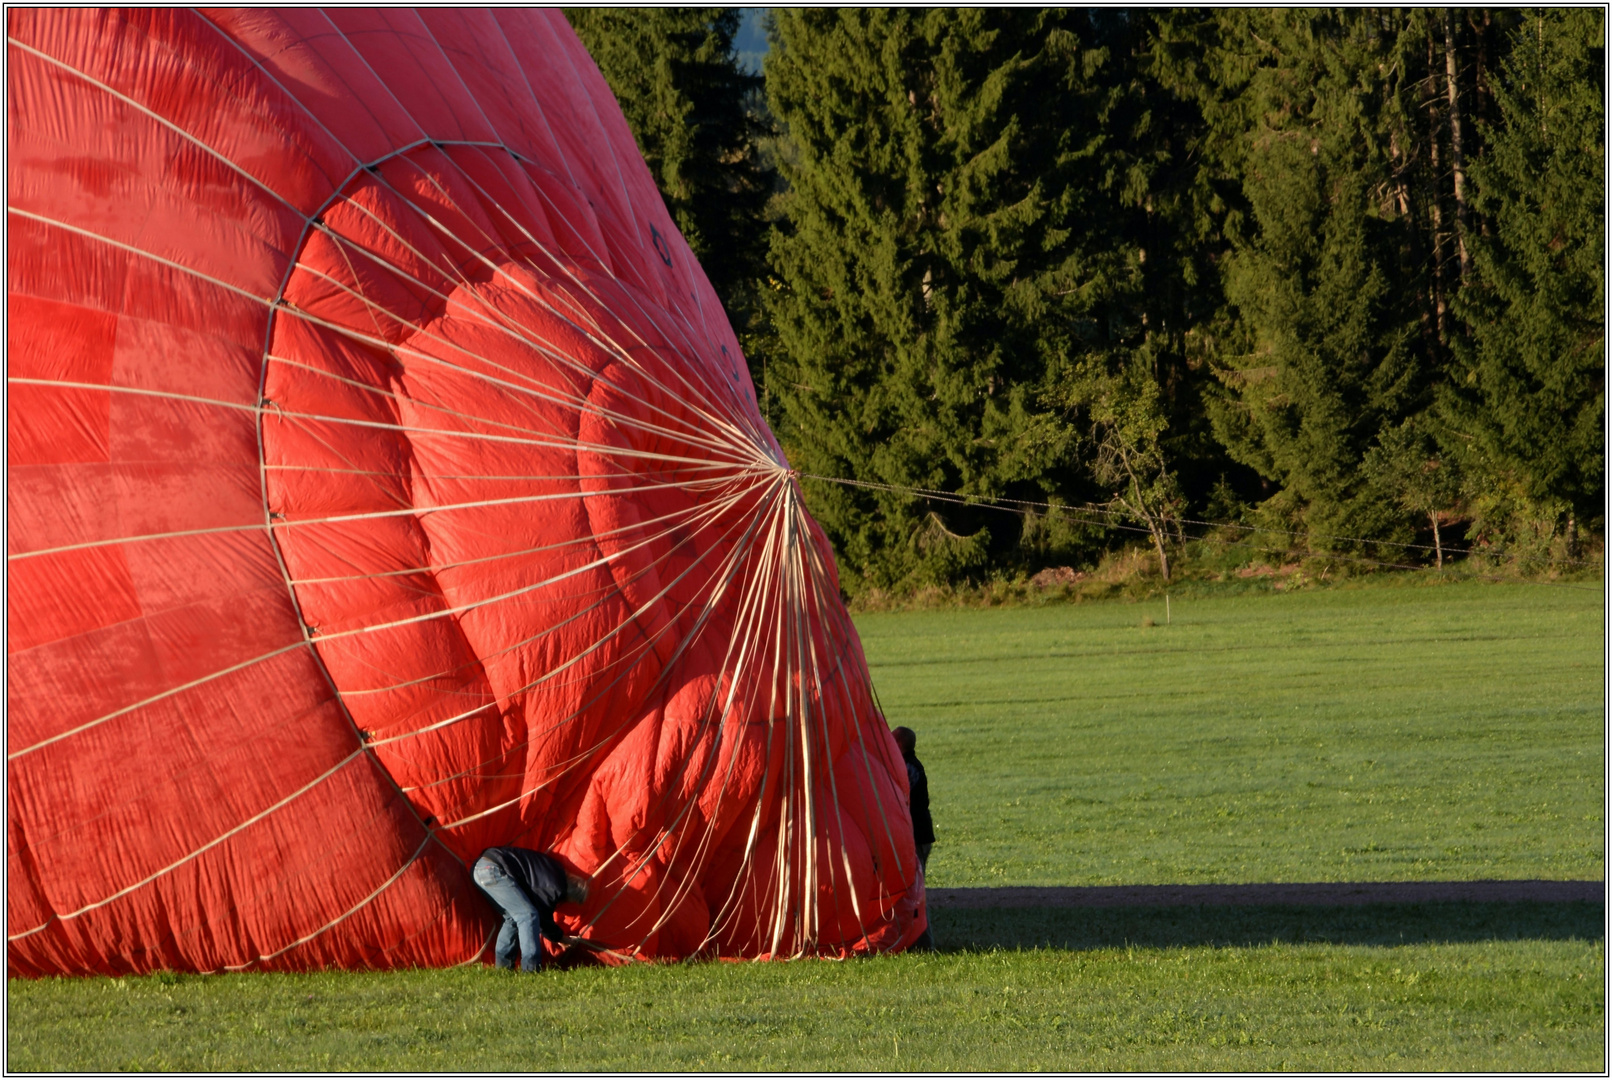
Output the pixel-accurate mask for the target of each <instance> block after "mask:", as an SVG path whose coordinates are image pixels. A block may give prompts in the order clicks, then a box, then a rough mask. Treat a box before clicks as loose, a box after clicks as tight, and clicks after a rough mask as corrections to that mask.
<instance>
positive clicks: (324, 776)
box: [6, 747, 364, 941]
mask: <svg viewBox="0 0 1612 1080" xmlns="http://www.w3.org/2000/svg"><path fill="white" fill-rule="evenodd" d="M363 756H364V750H363V748H362V747H360V748H358V749H357V750H354V751H353V752H352V753H350V754H348V755H347V756H346V757H344V758H342V759H341V760H340V761H338V762H337V763H336V764H335V765H333V766H331V767H330V768H329V769H327V770H326V771H325V772H323V773H321V774H320V775H319V776H317V777H315V778H314V779H313V780H311V781H310V782H308V783H307V784H304V785H303V786H302V787H300V788H298V789H297V790H296V791H293V792H292V793H291V794H289V795H287V796H286V797H285V798H283V799H281V800H280V801H279V802H277V803H275V804H274V805H273V806H270V807H269V808H268V809H266V810H261V811H259V812H258V813H256V814H254V815H252V816H251V817H249V818H247V819H246V820H245V821H243V822H241V823H240V824H239V825H236V826H235V827H234V828H232V829H230V830H229V831H228V832H225V833H223V834H222V835H220V836H217V837H215V838H214V839H212V840H209V841H208V842H207V843H205V844H203V845H202V846H201V847H199V848H197V849H196V850H195V851H192V852H191V853H190V854H189V855H186V856H184V857H183V858H181V859H178V860H177V861H175V862H172V863H169V864H168V865H167V866H165V867H163V868H162V869H161V870H158V871H156V872H155V873H152V874H148V875H146V876H145V877H143V878H141V879H140V880H139V881H137V882H135V883H134V884H133V885H128V886H125V887H124V888H122V889H119V890H118V891H117V892H115V893H113V894H112V895H111V896H108V897H106V898H104V899H101V900H97V901H95V902H94V903H92V904H86V905H84V906H83V907H81V908H79V909H78V910H76V911H69V912H67V913H65V914H55V915H52V916H51V917H50V918H48V919H46V920H45V921H44V922H42V923H40V924H39V925H38V926H36V927H34V928H33V929H31V930H24V931H23V932H22V933H20V934H12V935H11V936H9V937H7V938H6V940H7V941H20V940H22V939H23V938H25V937H29V936H30V935H33V934H37V933H39V932H40V931H41V930H43V929H45V928H46V927H48V926H49V925H50V924H51V923H54V922H66V921H67V920H69V919H76V918H78V917H79V916H80V915H85V914H88V913H89V912H91V911H94V910H96V909H97V908H102V907H105V906H106V905H107V904H110V903H111V902H112V901H114V900H117V899H119V898H121V897H124V896H127V895H129V894H130V893H132V892H134V891H135V890H136V889H141V888H144V887H145V886H147V885H149V884H151V883H152V882H153V881H156V880H157V879H158V878H160V877H162V876H163V875H165V874H169V873H172V872H173V871H174V870H177V869H178V868H179V867H181V866H183V865H185V864H186V863H188V862H190V861H191V860H193V859H196V858H198V857H200V856H201V855H203V854H205V853H206V852H208V851H211V850H212V849H213V848H215V847H217V846H218V845H219V844H222V843H223V842H224V841H226V840H228V839H229V838H230V837H232V836H234V835H235V834H237V833H239V832H241V831H242V830H244V829H247V828H249V827H251V826H252V825H255V824H257V823H258V822H259V821H262V820H263V819H264V818H266V817H268V816H269V815H270V814H272V813H274V812H275V811H276V810H279V809H281V808H282V807H284V806H286V805H287V804H289V803H291V802H293V801H295V800H296V799H298V798H300V797H301V796H303V795H305V794H307V793H308V792H309V791H312V790H313V789H314V788H315V787H318V786H319V785H320V784H322V783H324V782H325V781H326V780H328V779H329V778H330V777H332V776H334V775H335V774H336V773H337V772H339V771H341V770H342V769H343V768H345V767H346V766H348V765H350V764H351V763H352V762H353V761H355V760H357V759H358V758H361V757H363Z"/></svg>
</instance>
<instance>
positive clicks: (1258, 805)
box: [857, 585, 1605, 886]
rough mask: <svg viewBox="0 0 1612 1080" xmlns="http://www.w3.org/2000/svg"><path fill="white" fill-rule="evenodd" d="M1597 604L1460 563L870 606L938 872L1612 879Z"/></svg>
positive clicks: (889, 702)
mask: <svg viewBox="0 0 1612 1080" xmlns="http://www.w3.org/2000/svg"><path fill="white" fill-rule="evenodd" d="M1601 618H1602V603H1601V597H1600V594H1599V592H1597V591H1588V590H1581V589H1569V588H1561V587H1550V586H1542V585H1541V586H1493V585H1449V586H1442V587H1423V588H1416V587H1397V588H1394V587H1363V588H1348V589H1345V588H1337V589H1327V590H1319V591H1312V592H1298V593H1293V594H1280V593H1264V594H1253V595H1247V596H1235V597H1228V598H1224V599H1195V600H1177V601H1173V602H1172V603H1171V605H1170V622H1169V624H1168V625H1165V605H1164V603H1163V602H1162V601H1158V602H1148V603H1140V604H1126V603H1110V604H1089V605H1078V606H1052V607H1043V608H1032V609H1025V608H1006V609H991V610H951V611H940V612H920V613H906V614H899V615H864V616H862V617H860V618H859V619H858V620H857V624H858V629H859V630H860V631H861V634H862V640H863V644H864V647H865V648H866V650H867V654H868V661H869V664H870V666H871V667H872V670H873V678H874V684H875V685H876V686H877V688H878V690H879V694H880V696H881V698H882V699H883V703H884V706H885V711H886V713H887V714H888V716H889V719H890V722H891V723H892V724H905V725H907V726H908V727H911V728H913V729H914V730H915V731H917V732H918V737H919V742H918V756H919V757H920V758H921V759H922V760H923V762H924V764H925V767H926V769H927V771H928V773H929V787H930V794H931V800H932V806H933V809H934V817H935V829H936V832H937V834H938V837H939V839H938V841H937V844H936V847H935V854H934V856H933V859H932V861H931V863H930V875H929V876H930V882H931V884H934V885H937V886H943V885H994V884H1036V885H1063V884H1067V885H1096V884H1109V883H1128V884H1142V883H1148V884H1151V883H1166V882H1170V883H1175V882H1253V881H1404V880H1430V879H1439V880H1466V879H1475V878H1534V877H1539V878H1558V879H1573V878H1576V879H1588V878H1597V879H1598V878H1601V877H1603V876H1604V863H1603V856H1602V843H1603V839H1602V838H1603V822H1602V807H1603V805H1604V801H1605V800H1604V784H1603V779H1602V778H1603V754H1602V747H1601V733H1602V722H1601V717H1602V710H1603V704H1604V701H1603V690H1602V655H1603V645H1604V635H1603V632H1602V626H1601ZM1146 620H1152V621H1153V622H1155V623H1156V624H1157V625H1154V626H1144V625H1143V623H1144V621H1146Z"/></svg>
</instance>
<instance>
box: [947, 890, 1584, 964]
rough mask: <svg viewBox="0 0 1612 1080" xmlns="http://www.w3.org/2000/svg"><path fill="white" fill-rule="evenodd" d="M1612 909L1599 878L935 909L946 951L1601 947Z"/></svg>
mask: <svg viewBox="0 0 1612 1080" xmlns="http://www.w3.org/2000/svg"><path fill="white" fill-rule="evenodd" d="M1518 885H1532V886H1536V887H1535V888H1532V889H1529V888H1516V887H1515V886H1518ZM1496 886H1499V887H1496ZM1506 886H1513V887H1509V888H1508V887H1506ZM1327 888H1331V889H1332V890H1335V891H1334V893H1333V895H1331V896H1329V895H1327V892H1326V891H1325V890H1326V889H1327ZM1317 890H1320V891H1317ZM1418 893H1420V894H1423V895H1417V894H1418ZM965 894H966V895H965ZM1071 894H1074V895H1073V896H1072V895H1071ZM1081 894H1085V895H1081ZM993 901H994V902H993ZM1605 911H1606V908H1605V901H1604V890H1603V887H1602V883H1600V882H1533V883H1521V882H1437V883H1433V882H1427V883H1423V882H1406V883H1392V887H1388V888H1382V889H1373V888H1372V887H1370V886H1369V885H1367V886H1364V887H1362V886H1359V885H1353V886H1350V885H1339V886H1330V887H1320V886H1293V885H1253V886H1155V887H1151V888H1149V887H1129V888H1123V887H1122V888H1114V889H1026V888H1022V887H1020V888H1007V889H1000V890H996V889H967V890H963V889H952V890H931V893H930V904H929V913H930V920H931V924H932V925H933V927H934V931H935V941H936V944H937V946H938V947H939V949H940V950H941V951H942V952H969V951H988V950H992V949H1038V948H1052V949H1070V950H1083V949H1104V948H1124V947H1126V946H1139V947H1152V948H1169V947H1172V946H1192V945H1211V946H1255V945H1271V944H1277V943H1281V944H1302V943H1325V944H1336V945H1409V944H1425V943H1454V942H1479V941H1518V940H1555V941H1565V940H1579V941H1599V940H1602V939H1603V938H1604V937H1605V918H1606V915H1605Z"/></svg>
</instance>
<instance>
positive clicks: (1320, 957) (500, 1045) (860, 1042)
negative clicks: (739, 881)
mask: <svg viewBox="0 0 1612 1080" xmlns="http://www.w3.org/2000/svg"><path fill="white" fill-rule="evenodd" d="M1171 607H1172V610H1171V617H1170V624H1169V625H1168V626H1166V625H1163V623H1164V606H1163V603H1162V602H1159V603H1156V604H1155V603H1151V602H1150V603H1147V604H1123V603H1105V604H1082V605H1074V606H1048V607H1043V608H1018V609H1006V610H985V611H944V612H930V613H914V614H901V615H866V616H862V617H859V619H858V625H859V626H860V627H861V628H862V631H863V634H864V640H865V643H866V645H867V650H868V655H869V659H870V661H871V663H872V665H873V670H874V677H875V680H876V681H877V684H878V687H879V690H880V693H881V695H882V697H883V701H884V705H885V707H886V709H887V711H888V713H889V716H890V719H891V721H892V723H906V724H908V725H909V726H911V727H913V728H915V729H916V730H917V731H918V732H919V736H920V740H919V752H920V756H922V757H923V759H924V761H925V763H926V765H927V767H928V770H929V775H930V787H931V790H932V793H933V797H934V803H935V819H936V828H937V831H938V832H939V834H940V840H939V843H938V844H937V846H936V848H935V853H934V856H933V859H932V862H931V877H932V880H933V881H934V883H935V884H937V885H974V886H979V885H993V884H1040V885H1055V884H1071V885H1089V884H1103V883H1171V882H1278V881H1327V880H1337V881H1348V880H1354V881H1360V880H1426V879H1435V878H1436V879H1457V880H1461V879H1475V878H1593V879H1600V878H1602V877H1604V862H1603V858H1602V851H1601V843H1602V840H1601V838H1602V824H1601V807H1602V803H1603V785H1602V775H1603V760H1604V755H1603V750H1602V742H1601V731H1602V709H1603V697H1602V666H1601V664H1602V660H1601V657H1602V650H1603V635H1602V622H1601V618H1602V603H1601V597H1600V595H1599V594H1598V593H1597V592H1594V591H1584V590H1574V589H1564V588H1550V587H1546V586H1478V585H1460V586H1454V585H1452V586H1445V587H1438V588H1410V587H1404V588H1387V587H1375V588H1359V589H1343V588H1337V589H1328V590H1322V591H1312V592H1303V591H1301V592H1297V593H1293V594H1271V593H1266V594H1255V595H1249V596H1243V597H1225V598H1220V599H1214V598H1200V599H1193V600H1177V601H1175V602H1173V603H1172V605H1171ZM1145 618H1151V619H1153V620H1154V621H1156V622H1157V623H1159V624H1160V625H1156V626H1151V627H1145V626H1143V625H1142V623H1143V620H1144V619H1145ZM935 928H936V935H937V938H938V939H939V942H940V945H941V947H942V949H943V951H942V952H941V953H940V954H938V955H928V956H919V955H908V956H899V957H884V958H879V959H874V960H868V961H860V962H853V963H830V962H808V963H793V964H765V965H752V964H690V965H667V966H654V967H651V966H639V967H632V968H624V969H615V970H600V969H591V970H586V969H585V970H577V971H571V972H554V973H548V974H545V975H543V976H541V977H537V978H522V977H517V976H512V975H506V974H503V973H500V972H494V971H488V970H480V969H465V970H455V971H446V972H404V973H391V974H353V975H347V974H315V975H305V976H272V975H234V976H222V977H190V976H173V975H157V976H152V977H149V978H142V979H137V978H129V979H117V980H113V979H44V980H38V981H21V980H13V981H11V982H10V983H9V986H8V989H9V997H8V1002H7V1020H8V1033H7V1065H8V1068H9V1069H10V1070H12V1071H27V1070H39V1069H51V1070H103V1069H119V1068H137V1069H139V1068H147V1069H149V1068H170V1069H185V1070H205V1069H276V1070H297V1069H389V1070H437V1069H440V1070H474V1069H507V1070H540V1069H564V1070H587V1069H603V1070H610V1069H740V1070H742V1069H816V1070H822V1069H830V1070H832V1069H848V1070H877V1071H883V1070H893V1069H928V1070H948V1069H974V1070H993V1069H1023V1070H1029V1069H1062V1070H1082V1069H1097V1070H1126V1069H1147V1070H1179V1069H1197V1070H1257V1069H1281V1068H1287V1069H1305V1070H1323V1069H1365V1070H1469V1071H1478V1070H1504V1071H1525V1070H1527V1071H1535V1070H1539V1071H1563V1070H1586V1071H1600V1070H1602V1069H1603V1068H1604V1067H1605V1061H1604V1058H1603V1040H1604V1030H1605V1002H1604V996H1603V986H1604V972H1605V954H1604V945H1605V942H1604V936H1603V908H1602V905H1600V904H1590V903H1574V904H1560V903H1556V904H1552V903H1464V904H1463V903H1427V904H1404V905H1386V904H1383V905H1371V906H1356V907H1341V906H1340V907H1308V908H1298V907H1286V908H1281V907H1262V908H1219V909H1216V908H1173V909H1147V908H1139V909H1084V910H1082V909H1061V910H1059V909H1028V910H951V911H946V910H940V911H937V912H936V913H935Z"/></svg>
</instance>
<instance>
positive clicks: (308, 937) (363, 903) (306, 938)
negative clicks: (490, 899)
mask: <svg viewBox="0 0 1612 1080" xmlns="http://www.w3.org/2000/svg"><path fill="white" fill-rule="evenodd" d="M431 840H432V836H431V832H430V830H426V834H425V839H423V840H421V841H420V846H419V847H417V848H415V849H414V854H413V855H410V856H409V857H408V859H407V861H405V862H404V863H403V865H402V866H400V867H398V868H397V871H396V872H395V873H393V874H392V876H391V877H389V878H387V879H386V880H385V881H383V882H381V883H380V884H379V885H377V886H376V887H375V889H374V891H372V892H371V893H370V894H369V895H368V896H366V897H364V899H362V900H360V901H359V902H358V903H357V904H355V905H353V906H352V907H350V908H348V909H347V910H346V911H344V912H342V913H341V914H340V915H338V916H336V917H335V918H334V919H331V920H330V921H329V922H327V923H325V925H323V926H321V927H320V928H319V929H317V930H315V931H313V932H312V933H311V934H305V935H303V936H302V937H300V938H298V939H297V940H295V941H293V942H292V943H291V944H289V945H286V946H283V947H281V948H279V949H276V950H275V951H274V952H271V953H266V954H264V955H262V956H259V957H258V958H257V959H255V960H248V961H247V962H246V963H244V964H225V965H224V967H223V968H222V970H224V971H245V970H246V969H247V968H249V967H254V966H256V965H258V964H265V963H268V962H269V961H270V960H273V959H274V958H275V957H278V956H282V955H284V954H285V953H288V952H290V951H291V950H292V949H295V948H297V947H298V946H301V945H306V944H308V942H310V941H312V940H313V939H314V938H316V937H318V936H320V935H321V934H324V933H326V932H328V931H330V930H333V929H335V928H336V927H337V926H339V925H341V924H342V923H344V922H346V921H347V920H348V919H349V918H351V917H352V916H354V915H356V914H358V912H360V911H361V910H363V909H364V908H366V907H368V906H369V905H370V904H371V903H373V902H374V901H375V898H376V897H378V896H380V895H381V893H383V892H385V891H386V890H387V889H389V888H391V887H392V885H393V884H394V883H395V882H396V881H397V880H398V879H399V878H401V877H402V876H403V874H404V872H405V871H407V870H408V869H409V867H411V866H413V865H414V864H415V862H416V861H418V860H419V858H420V856H421V855H422V854H424V853H425V849H426V848H427V847H428V846H429V845H430V843H431ZM477 955H480V954H479V953H478V954H477Z"/></svg>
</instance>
